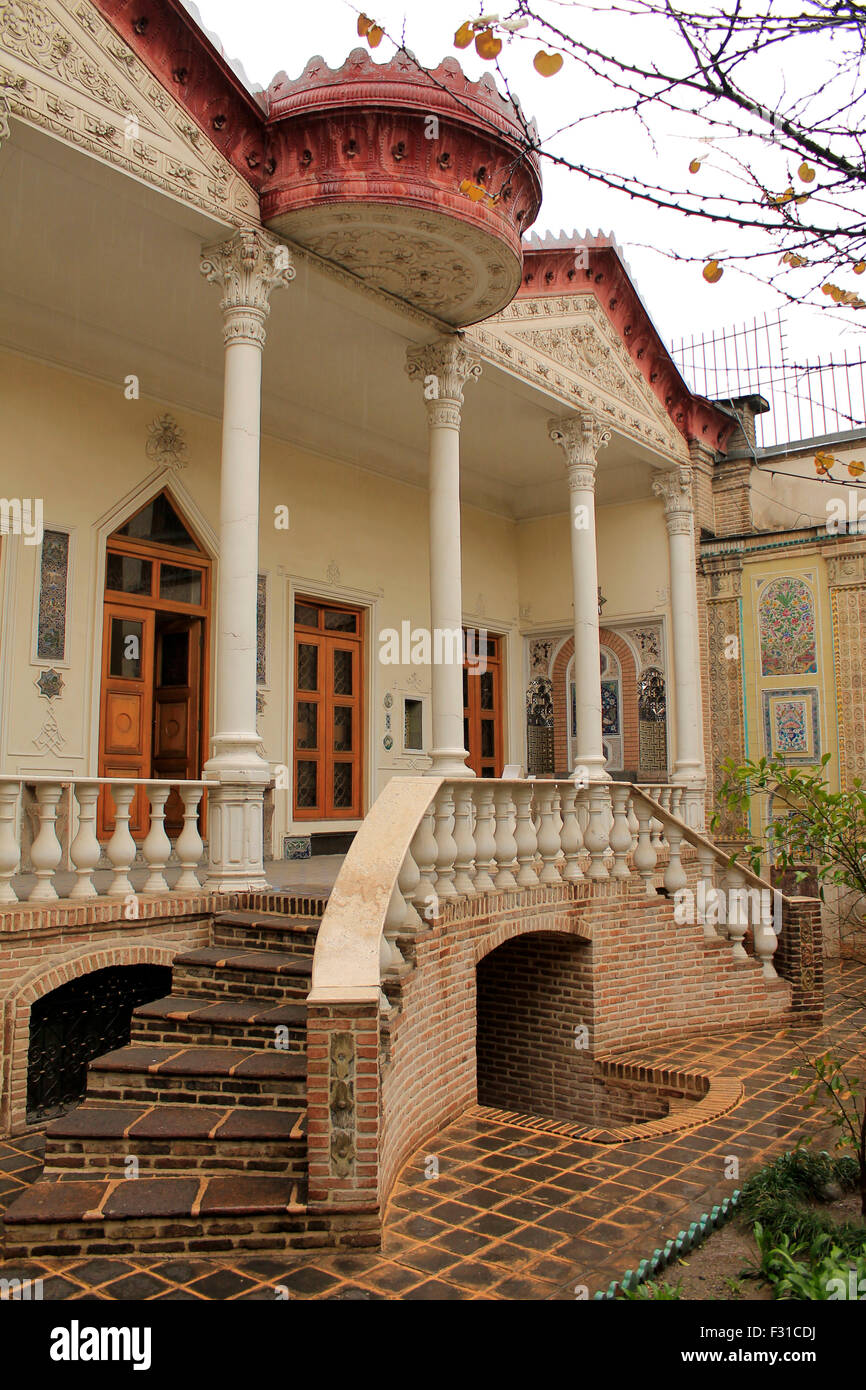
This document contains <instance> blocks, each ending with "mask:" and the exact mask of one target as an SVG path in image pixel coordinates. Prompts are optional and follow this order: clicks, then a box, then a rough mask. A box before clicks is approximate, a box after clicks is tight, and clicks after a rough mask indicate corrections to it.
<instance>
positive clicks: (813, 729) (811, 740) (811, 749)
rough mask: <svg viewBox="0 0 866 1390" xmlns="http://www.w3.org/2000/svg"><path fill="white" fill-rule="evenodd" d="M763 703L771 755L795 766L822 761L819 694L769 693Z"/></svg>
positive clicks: (805, 692) (769, 753)
mask: <svg viewBox="0 0 866 1390" xmlns="http://www.w3.org/2000/svg"><path fill="white" fill-rule="evenodd" d="M763 704H764V711H763V712H764V746H765V749H766V752H767V756H768V757H774V758H775V757H780V758H784V759H785V761H786V762H791V763H815V762H818V760H819V759H820V757H821V746H820V735H819V732H818V691H817V690H815V689H805V690H765V691H764V692H763Z"/></svg>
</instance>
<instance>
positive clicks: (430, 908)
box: [411, 805, 439, 925]
mask: <svg viewBox="0 0 866 1390" xmlns="http://www.w3.org/2000/svg"><path fill="white" fill-rule="evenodd" d="M433 816H434V809H433V806H432V805H430V806H428V807H427V810H426V811H425V812H424V815H423V816H422V818H421V823H420V825H419V826H418V829H417V830H416V831H415V836H414V838H413V840H412V845H411V854H412V858H413V859H414V860H415V863H416V864H417V865H418V884H417V887H416V889H415V906H416V908H417V909H418V912H419V913H420V915H421V918H422V919H423V921H424V922H426V923H427V924H428V925H429V923H430V922H431V920H432V919H433V917H436V916H438V915H439V914H438V912H437V911H436V904H437V902H438V894H437V892H436V855H437V853H438V848H437V845H436V836H435V835H434V833H433V825H434V821H433Z"/></svg>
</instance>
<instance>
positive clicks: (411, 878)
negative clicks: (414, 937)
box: [397, 849, 423, 931]
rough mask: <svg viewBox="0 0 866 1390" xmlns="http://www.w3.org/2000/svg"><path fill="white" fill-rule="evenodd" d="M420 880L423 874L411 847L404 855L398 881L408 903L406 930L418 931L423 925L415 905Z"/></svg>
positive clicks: (404, 926) (404, 928)
mask: <svg viewBox="0 0 866 1390" xmlns="http://www.w3.org/2000/svg"><path fill="white" fill-rule="evenodd" d="M420 882H421V875H420V873H419V871H418V865H417V864H416V863H415V859H414V857H413V854H412V851H411V849H407V851H406V853H405V855H404V856H403V863H402V864H401V865H400V873H399V874H398V876H397V883H398V885H399V888H400V892H401V893H402V894H403V901H404V903H405V904H406V916H405V918H404V921H403V930H404V931H418V929H419V928H420V927H421V926H423V923H422V921H421V918H420V917H419V916H418V911H417V909H416V907H415V898H416V896H417V893H418V885H419V883H420Z"/></svg>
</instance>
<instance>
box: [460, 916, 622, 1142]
mask: <svg viewBox="0 0 866 1390" xmlns="http://www.w3.org/2000/svg"><path fill="white" fill-rule="evenodd" d="M591 953H592V947H591V945H590V943H589V942H587V941H579V940H576V939H575V938H574V937H569V936H547V935H546V934H540V935H533V936H518V937H516V938H515V939H514V940H513V941H507V942H506V943H505V944H504V945H503V946H500V947H499V948H498V949H497V950H496V951H492V952H491V953H490V955H488V956H485V957H484V959H483V960H481V961H479V962H478V977H477V980H478V994H477V1014H478V1036H477V1068H478V1101H479V1104H481V1105H492V1106H496V1107H500V1108H502V1109H506V1110H527V1111H529V1112H530V1113H531V1114H535V1115H549V1116H552V1117H553V1118H554V1119H565V1120H582V1121H584V1122H585V1123H588V1124H589V1123H592V1122H593V1120H594V1118H595V1116H594V1110H593V1065H594V1064H593V1060H592V1057H591V1054H590V1051H589V1049H588V1047H586V1046H584V1045H583V1044H584V1038H583V1036H582V1035H580V1034H579V1033H577V1034H576V1033H575V1029H576V1028H577V1029H580V1028H585V1029H586V1030H587V1035H588V1040H589V1041H590V1042H591V1023H592V963H591Z"/></svg>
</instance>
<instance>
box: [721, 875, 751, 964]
mask: <svg viewBox="0 0 866 1390" xmlns="http://www.w3.org/2000/svg"><path fill="white" fill-rule="evenodd" d="M745 882H746V880H745V876H744V874H743V873H742V871H741V870H740V869H735V868H733V867H731V868H729V869H728V870H727V872H726V873H725V875H724V878H723V879H722V886H723V888H724V890H725V909H726V910H725V920H726V922H727V936H728V940H729V941H730V942H731V954H732V955H733V957H734V960H748V959H749V957H748V955H747V953H746V948H745V947H744V945H743V937H744V936H745V935H746V932H747V931H748V930H749V910H748V906H747V904H748V896H747V894H746V893H745V892H744V888H745Z"/></svg>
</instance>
